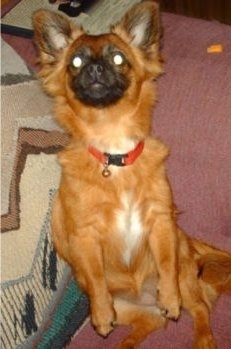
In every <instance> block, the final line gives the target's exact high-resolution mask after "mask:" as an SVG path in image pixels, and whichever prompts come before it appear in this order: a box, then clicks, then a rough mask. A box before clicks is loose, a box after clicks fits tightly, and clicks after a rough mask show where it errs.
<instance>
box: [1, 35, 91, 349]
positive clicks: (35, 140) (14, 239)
mask: <svg viewBox="0 0 231 349" xmlns="http://www.w3.org/2000/svg"><path fill="white" fill-rule="evenodd" d="M1 44H2V45H1V46H2V65H3V69H2V79H1V82H2V86H1V114H2V149H1V150H2V159H1V165H2V169H1V173H2V177H1V180H2V183H1V189H2V190H1V204H2V205H1V209H2V216H1V231H2V234H1V258H2V266H1V291H2V292H1V316H2V321H1V347H2V348H6V349H10V348H12V349H15V348H32V347H34V345H35V343H39V346H36V347H39V348H44V349H45V348H52V347H55V348H62V346H63V343H64V342H65V340H68V338H69V336H68V334H69V332H68V331H69V330H70V328H71V327H70V328H69V324H71V323H72V322H73V324H74V325H72V326H74V329H76V328H77V327H78V326H79V325H80V324H81V323H82V322H83V321H84V320H85V318H86V315H87V313H88V301H87V298H86V296H84V295H83V294H82V293H81V292H80V290H79V289H78V287H77V285H76V284H75V283H71V282H70V280H71V275H70V269H69V267H68V266H67V265H66V264H65V263H64V262H63V261H61V260H60V259H59V258H58V257H57V255H56V253H55V251H54V248H53V244H52V241H51V234H50V214H51V205H52V200H53V197H54V194H55V191H56V189H57V186H58V183H59V177H60V169H59V166H58V164H57V162H56V156H55V154H56V153H57V152H58V151H59V150H60V149H61V148H62V147H63V146H64V145H65V144H66V143H67V141H68V137H67V135H66V134H64V133H63V131H62V130H61V129H60V128H59V127H58V125H56V124H55V122H54V121H53V118H52V115H51V108H52V102H51V100H50V99H49V98H48V97H47V96H46V95H45V94H44V93H43V92H42V90H41V86H40V84H39V83H38V82H37V81H36V80H35V79H34V77H33V75H32V74H31V73H30V71H29V70H28V68H27V67H26V65H25V64H24V62H23V61H22V60H21V58H20V57H19V56H18V55H17V54H16V53H15V52H14V51H13V49H12V48H11V47H10V46H8V45H7V44H6V43H5V42H4V41H2V43H1ZM67 295H69V296H67ZM66 297H67V300H66ZM60 311H62V315H56V313H57V314H59V312H60ZM76 312H78V316H75V314H76ZM51 314H53V315H52V321H51ZM67 324H68V327H67ZM53 342H54V343H60V344H59V346H58V344H55V346H53ZM47 343H48V344H47Z"/></svg>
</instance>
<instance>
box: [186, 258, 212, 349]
mask: <svg viewBox="0 0 231 349" xmlns="http://www.w3.org/2000/svg"><path fill="white" fill-rule="evenodd" d="M191 266H192V265H191ZM188 268H189V273H188V277H187V276H186V277H185V278H184V281H183V282H180V289H181V295H182V305H183V307H184V308H185V309H186V310H188V312H189V313H190V315H191V316H192V318H193V322H194V334H195V344H194V349H215V348H216V343H215V339H214V336H213V333H212V330H211V328H210V323H209V314H210V307H211V302H210V300H209V299H208V298H207V297H206V296H205V292H206V290H203V285H202V284H200V282H199V280H198V279H197V276H196V273H195V270H193V269H192V270H190V263H188ZM204 291H205V292H204Z"/></svg>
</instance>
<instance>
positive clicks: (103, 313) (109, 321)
mask: <svg viewBox="0 0 231 349" xmlns="http://www.w3.org/2000/svg"><path fill="white" fill-rule="evenodd" d="M91 319H92V323H93V326H94V327H95V329H96V331H97V333H98V334H100V335H101V336H103V337H106V336H107V335H108V334H109V333H110V332H111V331H112V330H113V328H114V326H115V324H116V321H115V319H116V314H115V310H114V308H113V307H112V306H109V305H108V306H107V307H106V306H105V305H104V306H102V307H101V308H98V309H97V310H94V311H92V314H91Z"/></svg>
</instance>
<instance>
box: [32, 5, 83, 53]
mask: <svg viewBox="0 0 231 349" xmlns="http://www.w3.org/2000/svg"><path fill="white" fill-rule="evenodd" d="M32 23H33V27H34V39H35V42H36V44H37V46H38V48H39V50H40V53H41V54H42V53H43V54H46V55H49V56H56V55H57V53H59V52H60V51H61V50H62V49H64V48H65V47H66V46H67V45H68V44H69V43H70V42H71V41H72V40H73V39H74V38H75V37H77V36H79V35H81V33H82V31H81V30H80V29H78V28H74V27H73V25H72V24H71V22H70V21H69V20H68V19H67V18H65V17H64V16H63V15H60V14H56V13H54V12H51V11H47V10H38V11H36V12H35V13H34V14H33V17H32Z"/></svg>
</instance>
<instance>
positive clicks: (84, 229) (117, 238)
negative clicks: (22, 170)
mask: <svg viewBox="0 0 231 349" xmlns="http://www.w3.org/2000/svg"><path fill="white" fill-rule="evenodd" d="M33 23H34V28H35V40H36V42H37V45H38V48H39V60H40V64H41V70H40V73H39V77H40V79H41V80H42V82H43V86H44V89H45V90H46V91H47V92H48V93H49V94H50V95H52V96H53V97H54V99H55V102H56V106H55V116H56V118H57V120H58V121H59V122H60V124H61V125H62V126H63V127H64V128H65V129H66V130H67V131H68V132H69V134H70V144H69V145H68V146H67V147H66V149H65V150H63V151H62V152H61V153H60V154H59V162H60V164H61V167H62V178H61V182H60V187H59V190H58V192H57V195H56V198H55V202H54V206H53V213H52V231H53V240H54V244H55V247H56V249H57V252H58V254H59V255H60V256H61V257H62V258H63V259H64V260H66V261H67V262H68V263H69V264H70V265H71V267H72V270H73V275H74V276H75V278H76V280H77V282H78V284H79V285H80V286H81V287H82V288H83V290H84V291H85V292H86V293H87V294H88V296H89V298H90V307H91V318H92V323H93V325H94V326H95V328H96V330H97V332H98V333H99V334H101V335H104V336H105V335H107V334H108V333H109V332H110V331H111V330H113V327H114V326H115V324H130V325H132V331H131V333H130V334H129V336H128V337H127V338H125V339H124V340H123V341H122V342H121V343H120V345H119V346H118V348H120V349H125V348H134V347H136V346H137V345H138V344H139V343H140V342H142V341H143V340H144V338H145V337H146V336H147V335H148V334H149V333H150V332H152V331H154V330H155V329H157V328H159V327H162V326H164V324H165V323H166V320H167V318H177V317H178V316H179V312H180V306H182V307H184V308H185V309H187V310H188V311H189V312H190V314H191V315H192V317H193V319H194V328H195V348H197V349H214V348H215V347H216V344H215V340H214V337H213V334H212V331H211V328H210V325H209V312H210V309H211V306H212V303H213V302H214V301H215V299H216V298H217V297H218V296H219V295H220V293H221V292H226V291H231V255H230V254H229V253H227V252H223V251H220V250H218V249H216V248H213V247H211V246H208V245H206V244H204V243H203V242H200V241H196V240H192V239H190V238H189V237H188V236H187V235H186V234H185V233H184V232H183V231H182V230H181V229H180V228H179V227H178V225H177V222H176V209H175V206H174V203H173V198H172V192H171V188H170V185H169V182H168V179H167V177H166V174H165V165H164V163H165V160H166V158H167V156H168V149H167V148H166V146H165V145H164V144H163V143H161V142H160V141H159V140H158V139H156V138H153V137H151V136H150V129H151V111H152V108H153V105H154V104H155V101H156V98H157V97H156V89H155V83H154V80H155V79H156V78H157V77H158V75H159V74H161V72H162V61H161V57H160V54H159V36H160V21H159V9H158V5H157V4H156V3H154V2H151V1H150V2H149V1H146V2H143V3H141V4H139V5H136V6H134V7H133V8H132V9H131V10H130V11H129V12H128V13H127V14H126V15H125V16H124V17H123V19H122V20H121V21H120V22H119V23H118V24H116V25H115V26H113V28H112V29H111V32H110V33H108V34H104V35H100V36H90V35H87V34H86V33H85V32H84V30H82V29H81V28H76V27H75V26H73V24H71V23H70V22H69V21H68V20H67V19H66V18H65V17H63V16H61V15H57V14H54V13H51V12H48V11H44V10H39V11H37V12H36V13H35V14H34V17H33ZM108 45H112V46H113V47H114V46H115V47H117V49H118V50H119V51H120V52H123V55H124V56H126V59H127V61H128V62H129V64H128V63H126V64H125V63H124V64H122V65H121V66H120V67H115V70H116V74H117V73H118V72H119V74H121V76H123V77H125V78H126V79H127V80H126V81H129V84H128V87H126V89H125V91H124V92H123V94H122V95H121V97H120V98H118V99H117V100H116V101H114V102H113V103H109V104H108V105H106V103H105V105H94V104H93V105H89V104H88V103H85V101H84V100H80V99H79V98H78V96H76V91H75V90H74V89H73V88H72V85H71V81H72V80H71V79H74V78H75V76H78V75H77V74H78V73H77V72H76V69H74V68H73V67H71V68H70V62H71V59H72V56H73V55H74V54H75V53H76V52H77V51H78V49H79V47H88V50H90V51H91V52H93V55H94V57H97V59H99V58H98V57H100V59H102V56H103V52H104V50H105V47H107V46H108ZM89 48H90V49H89ZM94 59H95V60H96V58H94ZM106 59H108V58H106ZM127 61H126V62H127ZM112 69H114V67H113V68H112ZM75 74H76V75H75ZM80 92H81V91H80ZM141 140H144V141H145V145H144V150H143V152H142V153H141V155H139V156H138V158H137V159H136V160H135V162H134V163H133V164H132V165H128V166H124V167H117V166H114V165H112V166H110V167H109V169H110V172H111V175H110V176H109V177H107V178H105V177H104V176H103V175H102V170H103V165H102V164H101V163H100V162H99V161H98V160H97V159H96V158H95V157H94V156H93V155H92V154H90V152H89V151H88V147H89V146H93V147H95V148H97V149H98V150H99V151H101V152H107V153H117V154H118V153H119V154H121V153H127V152H129V151H131V150H132V149H133V148H134V147H135V146H136V145H137V144H138V142H139V141H141Z"/></svg>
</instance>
